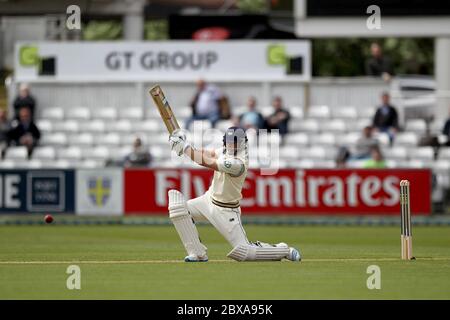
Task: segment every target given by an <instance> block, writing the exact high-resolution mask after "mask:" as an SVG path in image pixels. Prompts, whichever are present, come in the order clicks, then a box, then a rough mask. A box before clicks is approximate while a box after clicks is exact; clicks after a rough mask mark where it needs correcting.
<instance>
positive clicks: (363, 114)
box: [357, 107, 376, 121]
mask: <svg viewBox="0 0 450 320" xmlns="http://www.w3.org/2000/svg"><path fill="white" fill-rule="evenodd" d="M357 112H358V118H361V119H370V121H372V119H373V117H374V116H375V112H376V107H359V108H358V111H357Z"/></svg>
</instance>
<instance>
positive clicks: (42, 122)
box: [36, 119, 53, 134]
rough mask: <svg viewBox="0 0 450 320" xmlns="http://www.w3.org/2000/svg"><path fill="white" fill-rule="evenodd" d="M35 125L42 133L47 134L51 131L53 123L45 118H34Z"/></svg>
mask: <svg viewBox="0 0 450 320" xmlns="http://www.w3.org/2000/svg"><path fill="white" fill-rule="evenodd" d="M36 126H37V127H38V129H39V130H40V131H41V132H42V133H43V134H47V133H50V132H52V131H53V123H52V122H51V121H50V120H47V119H39V120H36Z"/></svg>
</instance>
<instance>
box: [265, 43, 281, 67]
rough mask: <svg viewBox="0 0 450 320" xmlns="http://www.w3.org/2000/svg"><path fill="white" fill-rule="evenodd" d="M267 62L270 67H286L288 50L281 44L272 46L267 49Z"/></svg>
mask: <svg viewBox="0 0 450 320" xmlns="http://www.w3.org/2000/svg"><path fill="white" fill-rule="evenodd" d="M267 62H268V63H269V64H270V65H286V48H285V46H284V45H281V44H271V45H269V46H268V47H267Z"/></svg>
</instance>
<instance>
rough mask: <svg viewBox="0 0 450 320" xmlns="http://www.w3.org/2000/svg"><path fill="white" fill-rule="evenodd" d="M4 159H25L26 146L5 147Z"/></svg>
mask: <svg viewBox="0 0 450 320" xmlns="http://www.w3.org/2000/svg"><path fill="white" fill-rule="evenodd" d="M5 159H7V160H26V159H28V150H27V148H26V147H23V146H18V147H9V148H8V149H6V153H5Z"/></svg>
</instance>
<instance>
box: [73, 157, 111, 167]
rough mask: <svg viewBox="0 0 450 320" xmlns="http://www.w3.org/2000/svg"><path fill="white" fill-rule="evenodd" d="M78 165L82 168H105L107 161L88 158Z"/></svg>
mask: <svg viewBox="0 0 450 320" xmlns="http://www.w3.org/2000/svg"><path fill="white" fill-rule="evenodd" d="M77 167H78V168H82V169H96V168H104V167H105V161H102V160H93V159H87V160H83V161H81V162H80V163H78V164H77Z"/></svg>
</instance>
